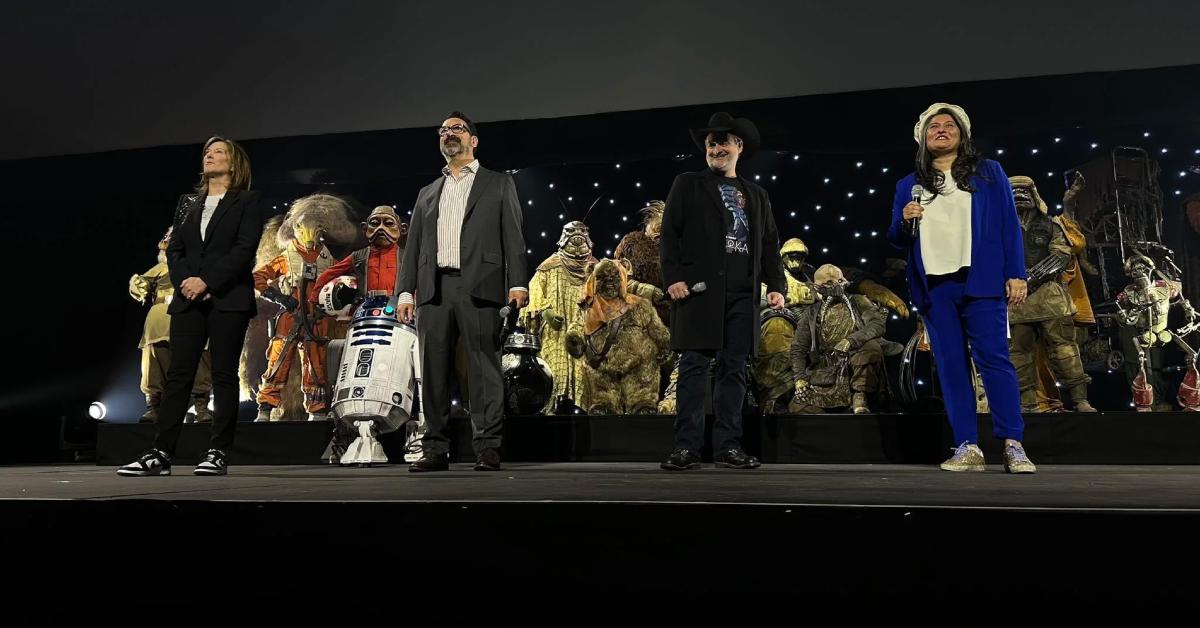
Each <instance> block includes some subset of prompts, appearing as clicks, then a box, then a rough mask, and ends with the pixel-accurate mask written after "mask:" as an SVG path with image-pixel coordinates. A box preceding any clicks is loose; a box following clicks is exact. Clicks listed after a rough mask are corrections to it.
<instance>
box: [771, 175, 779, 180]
mask: <svg viewBox="0 0 1200 628" xmlns="http://www.w3.org/2000/svg"><path fill="white" fill-rule="evenodd" d="M778 178H779V177H778V176H776V175H771V180H772V181H774V180H775V179H778Z"/></svg>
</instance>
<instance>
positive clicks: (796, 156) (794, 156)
mask: <svg viewBox="0 0 1200 628" xmlns="http://www.w3.org/2000/svg"><path fill="white" fill-rule="evenodd" d="M799 159H800V155H792V161H797V160H799Z"/></svg>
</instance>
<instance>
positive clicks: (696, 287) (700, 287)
mask: <svg viewBox="0 0 1200 628" xmlns="http://www.w3.org/2000/svg"><path fill="white" fill-rule="evenodd" d="M689 290H690V291H691V292H697V293H698V292H704V291H705V290H708V284H706V283H704V282H703V281H699V282H696V283H695V284H692V287H691V288H689Z"/></svg>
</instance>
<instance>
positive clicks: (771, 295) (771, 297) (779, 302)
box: [767, 292, 783, 310]
mask: <svg viewBox="0 0 1200 628" xmlns="http://www.w3.org/2000/svg"><path fill="white" fill-rule="evenodd" d="M767 305H769V306H771V309H772V310H778V309H782V308H783V294H781V293H779V292H768V293H767Z"/></svg>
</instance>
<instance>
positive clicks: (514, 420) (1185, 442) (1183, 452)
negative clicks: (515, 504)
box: [97, 412, 1200, 465]
mask: <svg viewBox="0 0 1200 628" xmlns="http://www.w3.org/2000/svg"><path fill="white" fill-rule="evenodd" d="M673 421H674V417H673V416H533V417H510V418H508V419H506V421H505V441H504V442H505V445H504V449H505V452H504V457H505V460H510V461H514V462H657V461H660V460H661V459H662V458H663V457H665V455H666V454H667V453H669V452H670V450H671V448H672V445H673V438H672V424H673ZM708 423H709V428H710V429H711V424H712V421H711V418H710V420H709V422H708ZM331 425H332V424H331V423H329V422H285V423H240V424H238V432H237V441H236V443H237V444H236V445H235V447H234V450H233V452H231V455H230V460H231V462H232V463H233V464H238V465H254V464H274V465H278V464H314V463H318V462H319V461H320V457H321V454H322V452H324V451H325V446H326V444H328V442H329V437H330V434H331V429H332V428H331ZM744 426H745V428H744V429H745V436H744V439H743V444H744V446H745V448H746V450H747V451H749V452H750V453H752V454H754V455H757V456H759V457H760V458H761V459H762V460H763V462H765V463H776V464H863V463H874V464H936V463H938V462H941V461H942V460H943V459H945V458H946V457H947V455H948V450H949V448H951V447H953V446H954V445H955V443H953V442H952V441H953V438H952V435H951V433H950V427H949V425H948V424H947V422H946V417H945V415H942V414H933V413H929V414H866V415H854V414H820V415H775V416H765V417H764V416H759V415H757V414H747V415H746V417H745V419H744ZM450 430H451V434H452V436H451V438H452V444H453V446H454V449H452V452H451V454H452V459H455V460H458V461H460V462H467V461H470V460H473V457H472V456H473V454H472V452H471V449H470V441H471V425H470V422H469V420H467V419H465V418H459V419H453V420H452V421H451V425H450ZM979 433H980V434H981V435H984V436H985V438H983V439H981V441H982V442H981V446H982V447H983V448H984V452H985V453H986V454H988V455H989V456H990V457H992V458H993V459H998V456H999V455H1000V450H999V446H998V444H997V442H996V441H995V440H994V439H991V438H987V437H986V436H987V435H989V434H990V433H991V423H990V419H989V418H988V417H986V416H982V417H980V420H979ZM400 436H401V435H400V434H399V433H394V434H389V435H385V436H384V438H383V439H381V440H382V441H383V443H384V446H385V449H386V450H387V452H388V455H389V457H391V458H393V459H396V460H399V459H400V457H401V455H402V453H403V451H402V448H403V439H402V438H400ZM153 438H154V426H153V425H145V424H143V425H139V424H128V423H124V424H122V423H116V424H109V423H102V424H100V426H99V430H98V445H97V462H98V463H99V464H101V465H120V464H125V463H126V462H129V461H130V460H132V459H134V458H136V457H137V456H138V455H139V454H140V453H141V452H142V451H145V450H146V449H147V448H149V447H150V446H151V444H152V443H153ZM1025 444H1026V449H1027V450H1028V451H1029V453H1030V455H1031V456H1032V457H1033V458H1034V460H1036V461H1038V462H1040V463H1042V464H1185V465H1186V464H1200V413H1193V412H1161V413H1138V412H1103V413H1097V414H1075V413H1055V414H1034V415H1029V416H1028V417H1026V432H1025ZM207 447H208V428H207V427H206V426H204V425H185V426H184V430H183V436H182V440H181V442H180V444H179V448H178V450H177V452H176V455H177V456H178V458H179V460H180V461H182V462H185V463H194V462H196V461H197V460H198V459H199V457H200V456H201V455H202V454H203V452H204V450H205V449H207ZM706 456H707V453H706Z"/></svg>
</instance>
